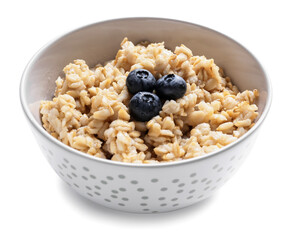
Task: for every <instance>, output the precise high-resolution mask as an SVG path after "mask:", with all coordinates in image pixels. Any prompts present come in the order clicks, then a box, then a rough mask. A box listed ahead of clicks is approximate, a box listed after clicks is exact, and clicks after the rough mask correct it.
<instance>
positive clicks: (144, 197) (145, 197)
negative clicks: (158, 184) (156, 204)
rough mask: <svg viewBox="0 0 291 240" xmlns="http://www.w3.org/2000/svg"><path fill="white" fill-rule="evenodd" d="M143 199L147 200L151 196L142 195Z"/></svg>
mask: <svg viewBox="0 0 291 240" xmlns="http://www.w3.org/2000/svg"><path fill="white" fill-rule="evenodd" d="M141 199H143V200H147V199H149V197H147V196H142V197H141Z"/></svg>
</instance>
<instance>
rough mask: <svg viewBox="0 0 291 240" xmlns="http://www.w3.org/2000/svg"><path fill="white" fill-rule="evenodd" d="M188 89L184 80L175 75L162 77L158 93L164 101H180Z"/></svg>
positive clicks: (158, 84) (158, 85) (157, 86)
mask: <svg viewBox="0 0 291 240" xmlns="http://www.w3.org/2000/svg"><path fill="white" fill-rule="evenodd" d="M186 89H187V85H186V82H185V80H184V79H183V78H181V77H180V76H178V75H175V74H168V75H165V76H163V77H161V78H160V79H159V80H158V81H157V84H156V93H157V94H158V96H159V97H160V98H163V99H174V100H175V99H178V98H181V97H183V96H184V94H185V92H186Z"/></svg>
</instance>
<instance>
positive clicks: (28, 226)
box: [0, 0, 291, 240]
mask: <svg viewBox="0 0 291 240" xmlns="http://www.w3.org/2000/svg"><path fill="white" fill-rule="evenodd" d="M288 2H289V1H279V0H277V1H268V0H267V1H254V0H252V1H247V0H244V1H222V0H219V1H209V0H208V1H202V0H200V1H183V0H179V1H172V2H171V1H158V0H155V1H151V0H146V1H137V0H136V1H131V2H130V1H126V0H120V1H117V2H116V3H115V2H114V1H110V2H109V1H86V0H80V1H73V0H71V1H61V0H58V1H53V0H51V1H29V0H26V1H18V2H17V1H5V2H2V3H1V13H0V19H1V21H0V24H1V28H0V31H1V37H0V42H1V44H0V48H1V51H0V66H1V68H0V78H1V87H0V98H1V100H0V110H1V115H0V126H1V131H0V139H1V145H0V146H1V155H0V156H1V157H0V159H1V164H0V194H1V195H0V203H1V204H0V222H1V223H0V239H3V240H4V239H50V240H51V239H128V240H130V239H139V240H143V239H147V240H149V239H290V238H291V230H290V225H291V222H290V220H291V217H290V216H291V206H290V205H291V194H290V191H291V157H290V155H291V154H290V150H291V141H290V134H291V131H290V125H291V118H290V106H291V100H290V99H291V98H290V96H291V79H290V76H291V74H290V72H291V71H290V70H291V58H290V55H291V47H290V45H291V38H290V32H291V27H290V23H291V17H290V16H291V14H290V7H288V5H287V3H288ZM133 16H148V17H151V16H153V17H166V18H167V17H168V18H176V19H180V20H186V21H190V22H194V23H198V24H201V25H204V26H207V27H210V28H213V29H215V30H218V31H220V32H222V33H224V34H227V35H229V36H230V37H232V38H234V39H235V40H237V41H239V42H240V43H242V44H243V45H245V46H246V47H247V48H248V49H249V50H250V51H251V52H253V53H254V54H255V55H256V56H257V58H258V59H259V60H260V61H261V63H262V64H263V66H264V67H265V69H266V71H267V73H268V75H269V77H270V79H271V80H272V84H273V88H274V98H273V104H272V108H271V111H270V113H269V115H268V117H267V119H266V121H265V123H264V125H263V128H262V129H261V131H260V135H259V137H258V138H257V142H256V144H255V146H254V148H253V149H252V152H251V153H250V155H249V157H248V159H247V160H246V162H245V164H244V165H243V166H242V168H241V169H240V170H239V172H238V173H237V174H236V175H235V176H234V177H233V178H232V179H231V180H230V181H229V182H228V183H227V184H226V185H225V186H224V187H223V188H222V189H221V190H220V191H219V192H218V193H217V194H216V195H215V196H214V197H212V198H210V199H209V200H205V201H204V202H202V203H199V204H197V205H194V206H192V207H189V208H185V209H183V210H179V211H176V212H171V213H164V214H155V215H136V214H128V213H122V212H117V211H114V210H110V209H106V208H103V207H101V206H98V205H95V204H94V203H92V202H89V201H87V200H85V199H83V198H81V197H79V196H77V195H76V194H75V193H74V192H72V191H71V189H69V188H68V187H67V186H66V185H65V184H64V183H63V182H62V181H61V180H60V179H59V177H58V176H57V175H56V174H55V173H54V171H53V170H52V169H51V167H50V166H49V164H48V163H47V161H46V160H45V159H44V157H43V156H42V154H41V152H40V150H39V149H38V146H37V144H36V141H35V140H34V138H33V136H32V133H31V131H30V129H29V126H28V124H27V122H26V120H25V118H24V115H23V113H22V110H21V108H20V102H19V96H18V86H19V81H20V77H21V74H22V71H23V69H24V67H25V65H26V64H27V62H28V61H29V59H30V58H31V57H32V55H33V54H34V53H35V52H36V51H37V50H38V49H39V48H40V47H42V46H43V45H44V44H45V43H46V42H48V41H49V40H51V39H53V38H55V37H56V36H58V35H61V34H63V33H64V32H66V31H70V30H72V29H74V28H76V27H80V26H82V25H86V24H89V23H93V22H96V21H101V20H105V19H110V18H119V17H133ZM173 35H175V32H173ZM177 37H179V36H177ZM288 227H289V230H288Z"/></svg>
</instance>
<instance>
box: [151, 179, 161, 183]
mask: <svg viewBox="0 0 291 240" xmlns="http://www.w3.org/2000/svg"><path fill="white" fill-rule="evenodd" d="M158 181H159V180H158V179H156V178H153V179H152V180H151V182H152V183H156V182H158Z"/></svg>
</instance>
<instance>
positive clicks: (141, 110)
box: [126, 69, 187, 122]
mask: <svg viewBox="0 0 291 240" xmlns="http://www.w3.org/2000/svg"><path fill="white" fill-rule="evenodd" d="M126 86H127V89H128V91H129V92H130V93H131V94H133V95H134V96H133V97H132V98H131V100H130V102H129V111H130V115H131V116H132V117H133V118H134V119H135V120H136V121H141V122H145V121H149V120H150V119H152V118H153V117H154V116H156V115H158V114H159V112H160V111H161V109H162V101H161V99H162V100H170V99H174V100H176V99H178V98H181V97H183V96H184V94H185V92H186V89H187V85H186V82H185V80H184V79H183V78H181V77H180V76H177V75H175V74H168V75H165V76H163V77H161V78H160V79H159V80H156V79H155V77H154V76H153V75H152V74H151V73H150V72H149V71H147V70H145V69H135V70H133V71H131V72H130V73H129V74H128V76H127V79H126ZM153 91H155V93H156V94H155V93H153Z"/></svg>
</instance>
